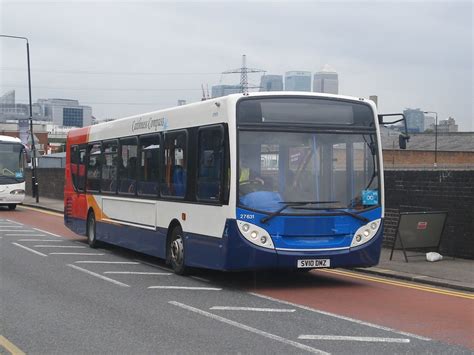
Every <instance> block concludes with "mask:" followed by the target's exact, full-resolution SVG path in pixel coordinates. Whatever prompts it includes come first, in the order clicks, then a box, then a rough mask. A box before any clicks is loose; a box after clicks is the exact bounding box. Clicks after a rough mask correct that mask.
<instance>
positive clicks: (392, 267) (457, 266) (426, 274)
mask: <svg viewBox="0 0 474 355" xmlns="http://www.w3.org/2000/svg"><path fill="white" fill-rule="evenodd" d="M23 205H25V206H30V207H36V208H41V209H45V210H49V211H54V212H59V213H61V214H62V213H63V211H64V202H63V201H62V200H57V199H52V198H46V197H41V196H40V198H39V203H36V199H34V198H32V197H31V196H27V197H26V198H25V201H24V202H23ZM409 255H410V254H409ZM389 259H390V249H386V248H384V249H382V254H381V255H380V262H379V264H378V265H377V266H376V267H370V268H356V269H354V270H355V271H358V272H362V273H367V274H374V275H378V276H384V277H390V278H394V279H400V280H406V281H412V282H417V283H423V284H428V285H433V286H439V287H446V288H451V289H456V290H462V291H468V292H474V260H468V259H458V258H452V257H449V256H444V257H443V260H441V261H436V262H429V261H426V259H425V257H424V256H419V257H410V258H409V262H405V259H404V257H403V253H402V251H395V252H394V255H393V258H392V260H389Z"/></svg>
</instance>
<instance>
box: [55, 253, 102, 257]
mask: <svg viewBox="0 0 474 355" xmlns="http://www.w3.org/2000/svg"><path fill="white" fill-rule="evenodd" d="M49 255H96V256H97V255H105V254H100V253H49Z"/></svg>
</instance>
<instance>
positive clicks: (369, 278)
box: [319, 269, 474, 300]
mask: <svg viewBox="0 0 474 355" xmlns="http://www.w3.org/2000/svg"><path fill="white" fill-rule="evenodd" d="M319 271H320V272H324V273H327V274H334V275H340V276H347V277H351V278H354V279H360V280H366V281H373V282H378V283H382V284H387V285H393V286H399V287H406V288H411V289H414V290H419V291H425V292H431V293H438V294H441V295H447V296H454V297H461V298H467V299H469V300H474V295H473V294H471V293H466V292H459V291H451V290H445V289H441V288H436V287H430V286H424V285H419V284H412V283H409V282H403V281H396V280H388V279H384V278H381V277H374V276H369V275H362V274H359V273H356V272H350V271H342V270H331V269H321V270H319Z"/></svg>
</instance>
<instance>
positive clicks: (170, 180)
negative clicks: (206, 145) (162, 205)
mask: <svg viewBox="0 0 474 355" xmlns="http://www.w3.org/2000/svg"><path fill="white" fill-rule="evenodd" d="M186 141H187V133H186V131H180V132H172V133H168V134H166V135H165V144H164V169H163V173H164V174H163V179H162V184H161V195H162V196H172V197H184V196H185V195H186V181H187V179H186V177H187V165H186V163H187V144H186Z"/></svg>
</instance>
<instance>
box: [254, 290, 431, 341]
mask: <svg viewBox="0 0 474 355" xmlns="http://www.w3.org/2000/svg"><path fill="white" fill-rule="evenodd" d="M249 294H251V295H254V296H256V297H260V298H263V299H266V300H270V301H274V302H278V303H282V304H286V305H288V306H292V307H298V308H301V309H304V310H307V311H311V312H314V313H318V314H323V315H325V316H329V317H333V318H338V319H343V320H346V321H348V322H352V323H356V324H360V325H365V326H367V327H371V328H375V329H380V330H385V331H387V332H392V333H396V334H401V335H406V336H408V337H410V338H415V339H419V340H425V341H431V339H430V338H426V337H423V336H421V335H416V334H412V333H407V332H402V331H399V330H396V329H392V328H389V327H384V326H383V325H378V324H373V323H369V322H364V321H362V320H358V319H354V318H350V317H346V316H341V315H339V314H335V313H330V312H326V311H320V310H318V309H314V308H311V307H307V306H302V305H299V304H296V303H292V302H288V301H283V300H279V299H276V298H273V297H270V296H264V295H260V294H258V293H255V292H249Z"/></svg>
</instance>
